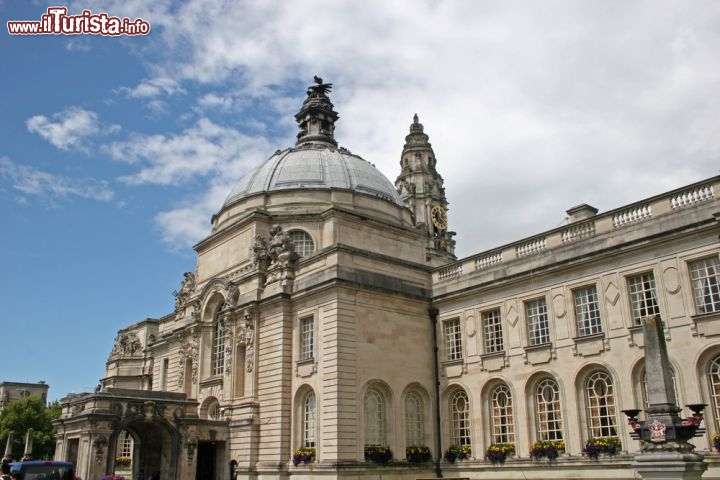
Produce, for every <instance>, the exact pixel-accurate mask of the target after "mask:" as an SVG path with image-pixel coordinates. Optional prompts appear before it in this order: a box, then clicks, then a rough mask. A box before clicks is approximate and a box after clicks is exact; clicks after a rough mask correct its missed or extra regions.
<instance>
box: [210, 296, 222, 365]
mask: <svg viewBox="0 0 720 480" xmlns="http://www.w3.org/2000/svg"><path fill="white" fill-rule="evenodd" d="M221 309H222V304H221V305H220V307H218V313H216V314H215V322H214V325H213V337H212V360H211V365H212V375H222V373H223V372H224V371H225V326H224V325H223V322H222V321H221V320H220V316H219V312H220V310H221Z"/></svg>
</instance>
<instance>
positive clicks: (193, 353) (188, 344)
mask: <svg viewBox="0 0 720 480" xmlns="http://www.w3.org/2000/svg"><path fill="white" fill-rule="evenodd" d="M179 337H180V350H179V351H178V384H179V385H180V387H182V386H183V384H184V383H185V368H186V366H187V363H188V362H187V360H190V362H191V365H192V367H191V368H192V372H191V374H192V382H193V383H196V382H197V378H198V365H199V351H200V349H199V347H198V334H197V331H196V330H195V329H192V330H191V331H189V332H184V333H181V334H179Z"/></svg>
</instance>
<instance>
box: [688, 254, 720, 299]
mask: <svg viewBox="0 0 720 480" xmlns="http://www.w3.org/2000/svg"><path fill="white" fill-rule="evenodd" d="M690 280H691V281H692V288H693V294H694V297H695V307H696V308H697V313H712V312H719V311H720V260H719V259H718V257H711V258H706V259H704V260H699V261H697V262H692V263H691V264H690Z"/></svg>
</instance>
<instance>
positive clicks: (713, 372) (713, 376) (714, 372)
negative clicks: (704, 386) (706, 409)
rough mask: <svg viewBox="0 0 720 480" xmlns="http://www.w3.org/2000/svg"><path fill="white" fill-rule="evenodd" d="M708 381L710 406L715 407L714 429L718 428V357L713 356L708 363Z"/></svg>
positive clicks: (719, 418) (719, 378)
mask: <svg viewBox="0 0 720 480" xmlns="http://www.w3.org/2000/svg"><path fill="white" fill-rule="evenodd" d="M708 377H709V378H708V379H709V381H710V382H709V383H710V397H711V398H712V404H713V405H712V406H713V408H714V409H715V415H713V416H714V417H715V423H716V425H715V429H716V431H718V430H720V357H715V358H714V359H713V361H712V362H711V363H710V371H709V372H708Z"/></svg>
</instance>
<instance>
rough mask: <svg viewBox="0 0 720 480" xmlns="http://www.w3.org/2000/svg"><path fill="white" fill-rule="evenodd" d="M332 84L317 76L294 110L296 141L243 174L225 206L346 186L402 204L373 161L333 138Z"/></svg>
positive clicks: (391, 185)
mask: <svg viewBox="0 0 720 480" xmlns="http://www.w3.org/2000/svg"><path fill="white" fill-rule="evenodd" d="M331 88H332V84H329V83H323V82H322V79H320V78H318V77H315V85H312V86H311V87H310V88H309V89H308V92H307V94H308V96H307V98H306V99H305V101H304V102H303V105H302V107H301V108H300V111H299V112H298V113H297V114H296V115H295V119H296V120H297V122H298V125H299V127H300V131H299V133H298V135H297V138H298V140H297V143H296V145H295V147H293V148H289V149H287V150H278V151H277V152H275V154H274V155H272V156H271V157H270V158H268V159H267V160H266V161H265V162H264V163H263V164H262V165H260V166H259V167H257V168H256V169H254V170H253V171H251V172H250V173H248V174H247V175H246V176H245V177H244V178H243V179H241V180H240V181H239V182H238V183H237V185H235V187H234V188H233V189H232V191H231V192H230V195H228V197H227V199H226V200H225V203H224V204H223V208H224V207H226V206H229V205H230V204H232V203H235V202H237V201H239V200H241V199H243V198H246V197H249V196H252V195H255V194H259V193H267V192H273V191H280V190H290V189H345V190H352V191H354V192H360V193H364V194H367V195H373V196H376V197H380V198H383V199H385V200H388V201H390V202H393V203H395V204H396V205H399V206H403V205H404V204H403V201H402V199H401V198H400V195H399V194H398V192H397V190H396V189H395V187H394V186H393V184H392V183H391V182H390V180H388V179H387V177H385V175H383V174H382V173H381V172H380V171H379V170H378V169H377V168H375V166H374V165H372V164H371V163H369V162H367V161H366V160H363V159H362V158H360V157H359V156H357V155H353V154H352V153H350V152H349V151H348V150H347V149H345V148H341V147H338V145H337V142H336V141H335V138H334V132H335V121H336V120H337V119H338V114H337V112H335V111H334V110H333V104H332V103H331V102H330V99H329V98H328V96H327V93H328V92H329V91H330V89H331Z"/></svg>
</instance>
